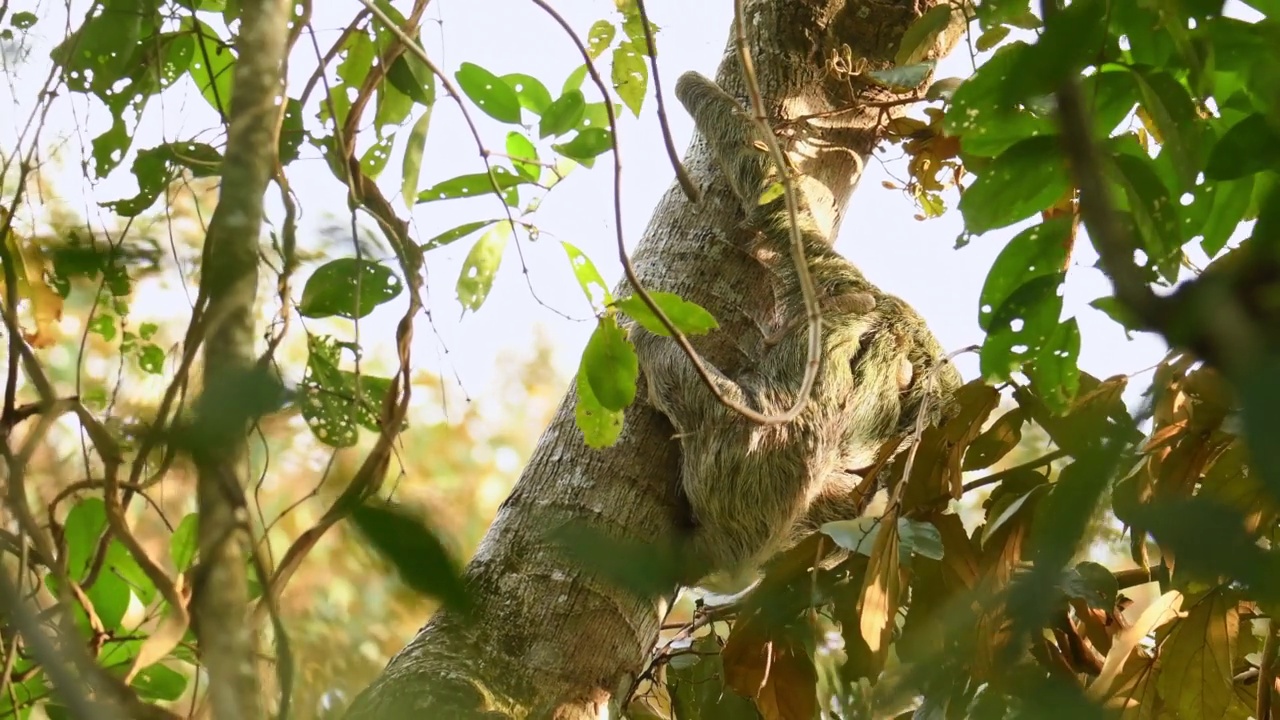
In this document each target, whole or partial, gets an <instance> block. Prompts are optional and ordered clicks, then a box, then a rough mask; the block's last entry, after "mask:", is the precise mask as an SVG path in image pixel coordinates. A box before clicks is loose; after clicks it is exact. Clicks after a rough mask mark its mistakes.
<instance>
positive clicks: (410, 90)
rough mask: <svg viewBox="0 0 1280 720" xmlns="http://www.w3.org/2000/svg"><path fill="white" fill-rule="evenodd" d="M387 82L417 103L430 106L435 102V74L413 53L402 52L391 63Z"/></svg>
mask: <svg viewBox="0 0 1280 720" xmlns="http://www.w3.org/2000/svg"><path fill="white" fill-rule="evenodd" d="M387 82H389V83H391V86H392V87H394V88H395V89H396V90H399V91H400V92H401V93H403V94H404V95H405V96H406V97H408V98H409V99H411V100H413V101H414V102H416V103H418V104H419V105H424V106H426V107H431V106H432V105H434V104H435V102H436V76H435V74H434V73H432V72H431V68H429V67H427V65H426V63H424V62H422V60H421V59H420V58H419V57H418V56H417V55H414V54H413V53H410V52H406V53H403V54H401V55H400V57H398V58H396V61H395V62H393V63H391V67H390V68H388V69H387Z"/></svg>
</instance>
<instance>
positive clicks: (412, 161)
mask: <svg viewBox="0 0 1280 720" xmlns="http://www.w3.org/2000/svg"><path fill="white" fill-rule="evenodd" d="M430 126H431V108H427V110H426V112H424V113H422V117H420V118H418V120H417V122H415V123H414V124H413V128H412V129H411V130H410V131H409V140H408V142H406V143H405V146H404V159H403V160H402V161H401V163H400V197H401V198H402V199H403V200H404V204H405V205H406V206H407V207H408V208H409V209H413V206H414V205H415V204H416V202H415V201H416V200H417V195H418V178H419V177H421V175H422V153H423V150H425V148H426V145H427V128H429V127H430Z"/></svg>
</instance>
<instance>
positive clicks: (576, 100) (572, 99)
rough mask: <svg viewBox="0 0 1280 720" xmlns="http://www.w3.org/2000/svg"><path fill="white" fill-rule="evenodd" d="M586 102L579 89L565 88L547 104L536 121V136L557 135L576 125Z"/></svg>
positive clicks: (584, 109)
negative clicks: (561, 93) (539, 118)
mask: <svg viewBox="0 0 1280 720" xmlns="http://www.w3.org/2000/svg"><path fill="white" fill-rule="evenodd" d="M586 109H587V103H586V100H585V99H584V98H583V96H582V91H581V90H567V91H565V93H564V94H563V95H561V96H560V97H559V98H557V99H556V100H555V102H553V103H551V104H550V105H549V106H547V109H546V110H545V111H543V113H542V120H541V121H539V122H538V137H539V138H546V137H550V136H556V137H559V136H561V135H564V134H565V133H567V132H569V131H570V130H572V129H574V128H575V127H577V125H578V122H579V121H581V120H582V114H583V113H584V112H586Z"/></svg>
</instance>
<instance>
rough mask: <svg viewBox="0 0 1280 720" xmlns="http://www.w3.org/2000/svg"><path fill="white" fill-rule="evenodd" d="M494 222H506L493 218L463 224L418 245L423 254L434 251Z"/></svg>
mask: <svg viewBox="0 0 1280 720" xmlns="http://www.w3.org/2000/svg"><path fill="white" fill-rule="evenodd" d="M496 222H506V220H503V219H501V218H494V219H492V220H476V221H475V222H469V223H463V224H462V225H459V226H458V227H456V228H452V229H450V230H445V231H444V232H442V233H440V234H439V235H437V236H435V237H433V238H431V239H430V240H428V241H426V242H424V243H422V245H420V246H419V247H421V248H422V251H423V252H426V251H427V250H435V249H436V248H439V247H444V246H445V245H448V244H449V243H452V242H453V241H455V240H461V239H462V238H464V237H466V236H468V235H470V234H471V233H473V232H475V231H477V230H479V229H481V228H486V227H489V226H490V225H492V224H494V223H496Z"/></svg>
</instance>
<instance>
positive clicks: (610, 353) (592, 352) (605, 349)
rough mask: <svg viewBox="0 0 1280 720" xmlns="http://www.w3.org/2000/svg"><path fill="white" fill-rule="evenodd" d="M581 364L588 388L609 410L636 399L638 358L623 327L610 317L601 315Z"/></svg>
mask: <svg viewBox="0 0 1280 720" xmlns="http://www.w3.org/2000/svg"><path fill="white" fill-rule="evenodd" d="M582 367H583V371H584V372H585V373H586V376H587V382H588V383H589V384H590V385H591V392H592V394H593V395H594V396H595V397H596V399H597V400H599V401H600V404H601V405H603V406H604V407H605V408H607V409H609V410H622V409H623V408H625V407H627V406H628V405H630V404H631V403H632V401H634V400H635V399H636V381H637V380H638V379H639V377H640V364H639V359H638V358H637V357H636V350H635V347H634V346H632V344H631V340H630V339H629V338H628V337H627V332H626V330H623V329H622V328H621V327H618V324H617V323H616V322H615V321H614V319H613V318H611V317H605V318H601V319H600V321H599V322H598V323H597V325H596V330H595V332H594V333H592V334H591V339H589V340H588V341H587V347H586V349H585V350H583V352H582Z"/></svg>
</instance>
